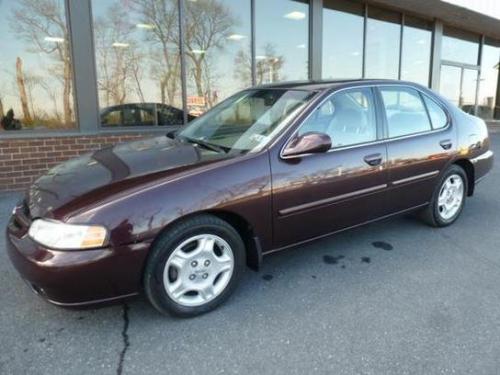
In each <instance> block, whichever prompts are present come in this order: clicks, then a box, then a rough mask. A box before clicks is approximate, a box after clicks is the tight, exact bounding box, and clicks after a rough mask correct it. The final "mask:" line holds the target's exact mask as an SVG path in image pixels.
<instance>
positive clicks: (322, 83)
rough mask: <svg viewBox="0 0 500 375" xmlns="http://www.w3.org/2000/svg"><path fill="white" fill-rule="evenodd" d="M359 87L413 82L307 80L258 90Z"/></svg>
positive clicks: (388, 80) (278, 84) (314, 89)
mask: <svg viewBox="0 0 500 375" xmlns="http://www.w3.org/2000/svg"><path fill="white" fill-rule="evenodd" d="M349 84H353V86H359V85H363V84H371V85H373V84H384V85H387V84H394V85H411V86H415V85H416V84H415V83H413V82H407V81H400V80H395V79H338V80H306V81H289V82H278V83H270V84H264V85H259V86H256V88H266V89H288V90H306V91H323V90H328V89H332V88H335V87H338V86H349Z"/></svg>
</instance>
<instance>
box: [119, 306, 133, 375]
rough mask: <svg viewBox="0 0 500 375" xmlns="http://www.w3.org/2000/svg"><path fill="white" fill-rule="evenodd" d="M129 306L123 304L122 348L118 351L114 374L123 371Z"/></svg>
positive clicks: (127, 338) (126, 348) (127, 340)
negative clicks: (116, 366)
mask: <svg viewBox="0 0 500 375" xmlns="http://www.w3.org/2000/svg"><path fill="white" fill-rule="evenodd" d="M128 310H129V307H128V305H127V304H126V303H124V304H123V329H122V339H123V349H122V351H121V352H120V359H119V361H118V368H117V369H116V374H117V375H121V374H122V372H123V362H124V360H125V354H126V353H127V350H128V348H129V346H130V341H129V337H128V325H129V317H128Z"/></svg>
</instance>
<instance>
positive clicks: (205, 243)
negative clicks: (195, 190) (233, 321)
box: [144, 214, 245, 317]
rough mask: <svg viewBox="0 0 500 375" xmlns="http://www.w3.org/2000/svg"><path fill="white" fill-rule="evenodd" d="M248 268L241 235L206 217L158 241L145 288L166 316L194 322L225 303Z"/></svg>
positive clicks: (179, 225)
mask: <svg viewBox="0 0 500 375" xmlns="http://www.w3.org/2000/svg"><path fill="white" fill-rule="evenodd" d="M244 269H245V246H244V244H243V241H242V239H241V237H240V235H239V234H238V232H237V231H236V230H235V229H234V228H233V227H232V226H231V225H229V224H228V223H227V222H225V221H224V220H221V219H219V218H218V217H216V216H213V215H208V214H203V215H199V216H194V217H191V218H188V219H186V220H183V221H181V222H179V223H177V224H174V225H173V226H172V227H171V228H169V229H168V230H167V231H166V232H165V233H162V234H161V235H160V236H159V237H158V239H157V240H156V241H155V243H154V244H153V247H152V249H151V254H150V256H149V258H148V261H147V264H146V269H145V271H144V289H145V292H146V295H147V297H148V299H149V301H150V302H151V304H152V305H153V306H154V307H155V308H156V309H157V310H158V311H159V312H161V313H162V314H172V315H175V316H179V317H193V316H196V315H199V314H203V313H206V312H208V311H210V310H213V309H214V308H216V307H217V306H218V305H219V304H221V303H222V302H223V301H225V300H226V299H227V298H228V297H229V296H230V295H231V293H232V292H233V291H234V289H235V288H236V286H237V283H238V281H239V279H240V277H241V275H242V273H243V272H244Z"/></svg>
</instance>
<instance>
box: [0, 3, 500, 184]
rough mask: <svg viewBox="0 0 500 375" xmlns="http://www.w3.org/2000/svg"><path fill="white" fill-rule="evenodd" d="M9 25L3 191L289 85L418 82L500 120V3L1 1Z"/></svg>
mask: <svg viewBox="0 0 500 375" xmlns="http://www.w3.org/2000/svg"><path fill="white" fill-rule="evenodd" d="M0 33H1V38H2V42H1V43H0V46H1V53H0V67H1V69H0V119H1V126H0V191H2V190H19V189H23V188H25V187H26V186H28V185H29V184H30V183H32V182H33V181H34V179H36V177H37V176H39V175H40V174H41V173H43V172H44V171H46V170H47V169H49V168H51V167H52V166H54V165H55V164H57V163H60V162H62V161H64V160H67V159H69V158H72V157H75V156H78V155H80V154H82V153H85V152H89V151H92V150H95V149H97V148H100V147H103V146H105V145H109V144H114V143H117V142H122V141H127V140H131V139H136V138H140V137H144V136H151V135H161V134H165V133H166V132H167V131H169V130H173V129H177V128H178V127H180V126H183V125H184V124H186V123H187V122H189V121H190V120H191V119H193V118H195V117H196V116H199V115H200V114H202V113H203V112H205V111H206V110H208V109H209V108H211V107H212V106H214V105H215V104H217V103H218V102H220V101H221V100H223V99H224V98H226V97H228V96H229V95H231V94H233V93H235V92H236V91H238V90H241V89H243V88H246V87H250V86H252V85H258V84H266V83H272V82H279V81H290V80H306V79H312V80H333V79H346V78H388V79H402V80H407V81H414V82H418V83H420V84H422V85H425V86H427V87H430V88H432V89H434V90H436V91H438V92H440V93H441V94H442V95H444V96H445V97H447V98H448V99H449V100H450V101H452V102H453V103H455V104H456V105H458V106H460V107H461V108H462V109H463V110H464V111H466V112H468V113H473V114H476V115H477V116H480V117H482V118H484V119H485V120H486V121H488V122H491V123H492V124H494V123H495V122H496V121H499V123H500V76H499V61H500V1H497V0H475V1H472V0H470V1H467V0H447V1H439V0H405V1H401V0H373V1H371V0H370V1H356V0H310V1H307V0H3V1H1V2H0Z"/></svg>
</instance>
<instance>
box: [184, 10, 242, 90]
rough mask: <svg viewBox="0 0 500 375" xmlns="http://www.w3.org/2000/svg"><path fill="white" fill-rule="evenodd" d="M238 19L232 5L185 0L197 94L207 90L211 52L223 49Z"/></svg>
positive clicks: (188, 55) (187, 39)
mask: <svg viewBox="0 0 500 375" xmlns="http://www.w3.org/2000/svg"><path fill="white" fill-rule="evenodd" d="M234 24H235V19H234V17H233V15H232V14H231V11H230V9H229V8H227V7H226V6H224V5H223V4H221V3H220V2H218V1H217V0H206V1H203V2H190V1H188V2H186V33H185V34H186V37H185V39H186V56H187V57H188V58H189V59H190V60H191V62H192V69H191V71H190V73H191V74H192V76H193V78H194V81H195V85H196V92H197V95H198V96H204V94H205V92H207V91H208V90H207V87H206V84H205V85H204V84H203V77H204V76H206V75H205V74H204V72H203V70H204V68H205V67H206V66H207V64H206V59H207V56H208V52H209V51H211V50H212V49H214V48H215V49H223V47H224V41H225V40H226V38H227V37H228V36H229V35H230V33H231V28H232V27H233V26H234Z"/></svg>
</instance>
